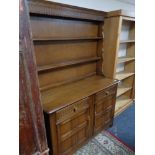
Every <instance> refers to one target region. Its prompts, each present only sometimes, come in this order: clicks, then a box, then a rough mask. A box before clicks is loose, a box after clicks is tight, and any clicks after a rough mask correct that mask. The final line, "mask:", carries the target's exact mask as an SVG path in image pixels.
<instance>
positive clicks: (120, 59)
mask: <svg viewBox="0 0 155 155" xmlns="http://www.w3.org/2000/svg"><path fill="white" fill-rule="evenodd" d="M133 60H135V58H134V57H121V58H118V62H117V63H124V62H128V61H133Z"/></svg>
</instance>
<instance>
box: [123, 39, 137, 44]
mask: <svg viewBox="0 0 155 155" xmlns="http://www.w3.org/2000/svg"><path fill="white" fill-rule="evenodd" d="M134 42H135V40H132V39H131V40H121V41H120V43H121V44H123V43H134Z"/></svg>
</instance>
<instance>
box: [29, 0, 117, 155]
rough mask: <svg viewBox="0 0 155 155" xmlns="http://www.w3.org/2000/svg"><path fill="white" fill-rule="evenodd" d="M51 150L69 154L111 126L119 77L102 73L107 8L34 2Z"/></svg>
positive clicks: (35, 41) (34, 34)
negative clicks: (98, 8) (106, 75)
mask: <svg viewBox="0 0 155 155" xmlns="http://www.w3.org/2000/svg"><path fill="white" fill-rule="evenodd" d="M29 13H30V24H31V31H32V37H33V44H34V54H35V57H36V65H37V72H38V80H39V87H40V94H41V100H42V107H43V110H44V116H45V125H46V134H47V140H48V145H49V148H50V154H53V155H70V154H73V153H74V152H75V151H76V150H77V149H78V148H79V147H80V146H82V145H83V144H84V143H86V141H88V140H89V138H91V137H92V136H94V135H95V134H97V133H99V132H100V131H102V130H103V129H105V128H107V127H108V126H110V125H112V122H113V117H114V108H115V101H116V93H117V84H118V81H117V80H115V79H110V78H106V77H105V76H104V74H103V67H102V65H103V61H104V57H103V52H104V16H105V12H102V11H96V10H91V9H84V8H80V7H75V6H70V5H64V4H59V3H54V2H48V1H34V0H33V1H29Z"/></svg>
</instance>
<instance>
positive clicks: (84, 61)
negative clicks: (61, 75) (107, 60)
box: [37, 57, 101, 72]
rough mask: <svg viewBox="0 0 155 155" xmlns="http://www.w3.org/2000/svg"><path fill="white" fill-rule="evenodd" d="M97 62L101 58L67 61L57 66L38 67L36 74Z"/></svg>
mask: <svg viewBox="0 0 155 155" xmlns="http://www.w3.org/2000/svg"><path fill="white" fill-rule="evenodd" d="M98 60H101V57H92V58H87V59H80V60H74V61H67V62H61V63H57V64H51V65H45V66H40V67H38V68H37V70H38V72H42V71H47V70H51V69H57V68H62V67H67V66H71V65H76V64H82V63H87V62H93V61H98Z"/></svg>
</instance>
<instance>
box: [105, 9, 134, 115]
mask: <svg viewBox="0 0 155 155" xmlns="http://www.w3.org/2000/svg"><path fill="white" fill-rule="evenodd" d="M104 32H105V35H104V53H103V55H104V62H103V72H104V75H105V76H106V77H109V78H115V79H118V80H119V81H120V82H119V85H118V89H117V100H116V106H115V115H117V114H119V113H121V112H122V111H124V110H125V109H126V108H127V107H128V106H129V105H130V104H132V103H133V100H134V80H135V18H134V13H132V12H126V11H123V10H117V11H112V12H109V13H107V16H106V18H105V25H104Z"/></svg>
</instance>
